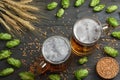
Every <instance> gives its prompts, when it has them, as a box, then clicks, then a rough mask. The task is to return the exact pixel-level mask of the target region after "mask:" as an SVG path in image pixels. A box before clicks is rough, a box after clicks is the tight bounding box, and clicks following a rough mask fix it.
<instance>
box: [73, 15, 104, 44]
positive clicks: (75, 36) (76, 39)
mask: <svg viewBox="0 0 120 80" xmlns="http://www.w3.org/2000/svg"><path fill="white" fill-rule="evenodd" d="M83 19H91V20H94V21H95V22H97V23H98V25H99V26H100V29H101V32H100V36H99V37H98V38H97V39H96V40H94V41H92V42H90V43H87V42H81V41H80V40H79V39H78V38H77V35H76V34H75V31H74V30H75V25H76V24H77V23H78V22H79V21H81V20H83ZM102 31H103V28H102V24H101V22H100V21H99V20H98V19H96V18H93V17H82V18H80V19H78V20H77V21H76V22H75V24H74V26H73V37H74V38H75V41H77V42H78V43H79V44H81V45H85V46H92V45H94V43H96V42H97V41H98V40H99V39H100V37H101V35H102Z"/></svg>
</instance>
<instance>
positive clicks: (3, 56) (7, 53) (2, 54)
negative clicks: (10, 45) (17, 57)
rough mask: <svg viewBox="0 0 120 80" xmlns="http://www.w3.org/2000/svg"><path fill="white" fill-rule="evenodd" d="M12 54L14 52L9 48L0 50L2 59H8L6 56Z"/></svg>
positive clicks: (0, 58)
mask: <svg viewBox="0 0 120 80" xmlns="http://www.w3.org/2000/svg"><path fill="white" fill-rule="evenodd" d="M11 54H12V52H11V51H9V50H2V51H1V52H0V60H2V59H6V58H8V57H10V56H11Z"/></svg>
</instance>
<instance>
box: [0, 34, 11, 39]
mask: <svg viewBox="0 0 120 80" xmlns="http://www.w3.org/2000/svg"><path fill="white" fill-rule="evenodd" d="M10 39H12V36H11V35H10V34H8V33H0V40H10Z"/></svg>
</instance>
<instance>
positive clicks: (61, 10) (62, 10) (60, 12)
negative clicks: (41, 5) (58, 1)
mask: <svg viewBox="0 0 120 80" xmlns="http://www.w3.org/2000/svg"><path fill="white" fill-rule="evenodd" d="M63 14H64V9H63V8H61V9H59V10H58V12H57V14H56V16H57V17H58V18H61V17H62V16H63Z"/></svg>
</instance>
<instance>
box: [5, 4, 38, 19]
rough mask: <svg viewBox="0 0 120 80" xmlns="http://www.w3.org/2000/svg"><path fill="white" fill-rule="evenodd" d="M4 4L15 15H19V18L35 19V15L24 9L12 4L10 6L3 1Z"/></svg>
mask: <svg viewBox="0 0 120 80" xmlns="http://www.w3.org/2000/svg"><path fill="white" fill-rule="evenodd" d="M3 4H4V5H5V7H7V8H8V9H11V11H14V12H15V13H16V14H17V15H19V16H20V17H21V18H24V19H33V20H37V17H35V16H33V15H31V14H30V13H28V12H26V11H22V10H20V9H18V8H16V7H14V6H11V5H9V4H7V3H3Z"/></svg>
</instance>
